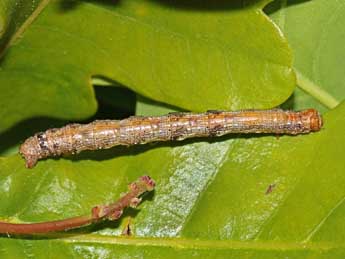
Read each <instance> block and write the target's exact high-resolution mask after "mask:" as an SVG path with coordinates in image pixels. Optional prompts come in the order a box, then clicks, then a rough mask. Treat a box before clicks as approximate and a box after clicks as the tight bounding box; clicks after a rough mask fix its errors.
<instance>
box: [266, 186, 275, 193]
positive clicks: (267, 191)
mask: <svg viewBox="0 0 345 259" xmlns="http://www.w3.org/2000/svg"><path fill="white" fill-rule="evenodd" d="M275 187H276V185H275V184H270V185H269V186H268V187H267V190H266V192H265V194H270V193H271V192H273V189H274V188H275Z"/></svg>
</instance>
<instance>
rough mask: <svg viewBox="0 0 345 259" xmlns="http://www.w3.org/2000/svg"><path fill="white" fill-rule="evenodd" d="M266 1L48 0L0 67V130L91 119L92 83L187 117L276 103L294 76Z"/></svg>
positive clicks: (93, 106)
mask: <svg viewBox="0 0 345 259" xmlns="http://www.w3.org/2000/svg"><path fill="white" fill-rule="evenodd" d="M266 2H267V1H249V2H248V3H247V4H246V5H244V4H243V3H242V1H239V2H237V1H223V2H219V3H213V4H210V3H207V5H206V3H204V4H203V3H198V1H194V2H191V3H187V4H184V3H183V2H180V3H174V1H172V2H169V1H167V2H162V1H161V2H158V1H150V0H146V1H142V0H140V1H139V0H136V1H121V2H118V3H116V2H115V3H112V2H111V3H95V2H94V1H70V2H69V1H52V2H51V3H50V4H49V5H48V6H47V7H46V8H45V10H44V12H42V14H41V15H40V16H39V17H37V19H36V20H35V21H34V23H32V24H31V25H30V26H28V28H26V30H25V33H24V34H23V35H21V37H18V39H17V40H16V42H15V44H13V45H12V46H11V48H10V49H9V50H8V51H7V52H6V55H5V57H4V58H3V60H2V63H1V70H0V86H1V93H2V94H1V95H0V103H1V106H0V112H1V113H0V116H1V117H2V122H1V125H0V130H4V129H6V128H8V127H10V126H12V125H14V124H15V123H17V122H18V121H20V120H23V119H26V118H31V117H36V116H50V117H56V118H63V119H82V118H86V117H88V116H90V115H92V114H93V113H95V111H96V106H97V105H96V101H95V98H94V91H93V88H92V86H91V77H92V76H98V77H97V78H98V79H99V77H100V78H110V79H113V80H116V81H117V82H120V83H121V84H123V85H126V86H128V87H129V88H131V89H132V90H134V91H136V92H138V93H140V94H143V95H145V96H148V97H150V98H153V99H156V100H159V101H161V102H165V103H169V104H172V105H175V106H178V107H182V108H184V109H190V110H195V111H201V110H202V111H203V110H206V109H216V108H217V109H238V108H253V107H255V108H270V107H274V106H277V105H279V104H280V103H282V102H283V101H284V100H286V99H287V98H288V97H289V96H290V94H291V92H292V91H293V88H294V86H295V75H294V72H293V70H292V68H291V63H292V57H291V53H290V49H289V47H288V44H287V42H286V40H285V38H284V37H283V36H282V34H281V33H280V31H279V30H278V28H277V27H276V26H275V25H274V24H273V23H272V22H271V21H270V20H269V19H268V18H267V17H266V16H265V15H264V14H263V12H262V10H261V8H262V6H263V5H264V3H266ZM258 28H260V29H258ZM177 93H178V94H177ZM13 99H15V100H16V102H13V101H12V100H13Z"/></svg>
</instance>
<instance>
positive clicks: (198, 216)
mask: <svg viewBox="0 0 345 259" xmlns="http://www.w3.org/2000/svg"><path fill="white" fill-rule="evenodd" d="M315 1H316V2H317V1H321V0H315ZM321 7H322V8H320V10H319V11H320V12H321V11H322V9H327V4H326V3H324V4H323V5H322V6H321ZM291 8H292V7H291ZM312 12H316V10H315V9H313V10H312ZM306 40H311V39H307V38H306ZM297 58H298V57H296V59H297ZM337 76H342V75H337ZM324 89H325V91H326V92H328V90H327V89H328V86H327V87H325V88H324ZM338 96H339V97H340V99H341V97H344V96H345V92H344V89H343V90H341V89H340V91H339V93H338ZM207 97H208V98H210V99H212V95H208V96H207ZM183 98H186V101H188V100H190V99H189V98H190V97H186V96H184V97H183ZM295 101H296V100H295ZM200 102H203V101H202V100H200ZM295 104H296V105H307V104H309V105H310V104H312V103H311V102H310V100H308V101H304V103H302V102H300V101H299V99H297V101H296V102H295ZM137 110H138V112H137V113H138V114H161V113H165V112H167V109H165V108H161V107H160V106H159V105H158V104H150V102H149V104H148V103H144V102H143V101H142V102H140V103H139V104H138V107H137ZM344 132H345V103H342V104H341V105H339V106H338V107H337V108H336V109H333V110H331V111H329V112H328V113H326V114H325V126H324V129H323V130H322V131H321V132H318V133H314V134H310V135H305V136H297V137H281V138H279V139H277V138H276V137H273V136H266V137H252V136H249V137H247V136H235V137H231V136H230V137H224V138H220V139H214V140H212V141H211V140H209V141H210V142H207V141H205V140H203V141H201V140H191V141H184V142H180V143H166V144H154V145H146V146H139V147H131V148H114V149H112V150H107V151H98V152H88V153H82V154H80V155H79V156H77V157H73V158H72V157H71V158H65V159H59V160H53V159H49V160H46V161H41V162H39V163H38V165H37V167H36V168H35V169H33V170H27V169H25V168H24V161H22V159H21V158H20V157H19V156H17V155H13V156H9V157H6V158H5V157H4V158H1V159H0V197H2V198H1V200H0V202H1V206H0V215H1V216H2V217H3V218H4V219H6V220H12V221H15V222H18V221H42V220H52V219H60V218H63V217H68V216H74V215H78V214H84V213H87V212H88V210H89V208H91V207H92V206H93V205H95V204H99V203H106V202H107V201H112V200H114V199H116V198H117V197H118V195H119V194H120V193H121V192H123V191H125V186H126V184H127V183H128V182H130V181H132V180H134V179H136V178H137V177H138V176H139V175H142V174H149V175H151V176H152V177H153V178H154V179H155V180H156V181H157V189H156V191H155V193H154V195H153V196H149V197H147V199H146V200H145V201H144V202H143V204H142V205H141V207H140V211H139V212H136V211H133V210H132V211H128V212H127V214H126V215H125V216H126V217H125V218H123V219H122V220H121V221H120V222H115V223H106V224H102V225H100V226H94V227H89V228H84V229H81V230H79V231H74V232H71V233H67V234H66V233H57V234H52V235H49V236H42V237H39V238H35V239H33V238H32V237H26V238H22V237H21V238H20V237H18V238H8V237H7V236H4V237H3V238H1V239H0V255H1V258H6V257H8V258H13V257H25V256H27V257H29V256H34V257H42V258H46V257H81V256H83V257H86V258H88V257H90V258H92V257H96V258H97V257H102V258H126V257H127V258H128V257H130V258H132V257H140V258H142V257H145V258H159V257H160V258H171V257H177V256H178V257H181V258H191V257H201V258H203V257H206V256H208V257H214V258H229V257H233V258H239V257H243V258H248V257H250V258H281V257H293V258H306V257H312V258H315V257H317V258H343V257H344V256H345V249H344V248H345V247H344V245H345V243H344V240H345V225H344V221H343V215H344V210H345V207H344V204H343V200H344V197H345V188H344V186H345V175H344V172H345V164H344V162H343V161H342V158H343V154H344V152H345V135H344ZM270 186H271V187H270ZM268 190H270V191H268ZM129 216H131V217H134V219H132V221H131V222H132V223H131V224H132V225H131V226H132V228H133V233H134V234H133V236H131V237H120V236H119V235H120V233H121V231H122V228H123V227H124V226H125V225H126V223H127V219H128V217H129ZM42 251H44V253H43V252H42Z"/></svg>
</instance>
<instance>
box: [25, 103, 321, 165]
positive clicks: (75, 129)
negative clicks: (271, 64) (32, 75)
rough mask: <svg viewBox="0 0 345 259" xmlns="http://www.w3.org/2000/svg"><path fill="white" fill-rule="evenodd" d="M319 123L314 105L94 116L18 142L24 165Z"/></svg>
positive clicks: (311, 127) (302, 129)
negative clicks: (117, 117) (158, 143)
mask: <svg viewBox="0 0 345 259" xmlns="http://www.w3.org/2000/svg"><path fill="white" fill-rule="evenodd" d="M321 127H322V117H321V115H320V114H319V112H318V111H316V110H314V109H308V110H303V111H298V112H293V111H284V110H279V109H274V110H244V111H235V112H229V111H208V112H206V113H199V114H195V113H169V114H167V115H164V116H155V117H153V116H152V117H151V116H147V117H144V116H133V117H129V118H128V119H124V120H98V121H94V122H92V123H90V124H69V125H67V126H65V127H62V128H59V129H48V130H47V131H45V132H40V133H37V134H35V135H34V136H32V137H30V138H28V139H27V140H26V141H25V142H24V143H23V144H22V145H21V147H20V154H21V155H22V156H23V157H24V159H25V160H26V167H27V168H32V167H33V166H35V164H36V163H37V160H39V159H43V158H47V157H51V156H61V155H63V154H75V153H79V152H81V151H83V150H97V149H106V148H111V147H114V146H117V145H127V146H129V145H136V144H145V143H148V142H154V141H169V140H183V139H186V138H192V137H209V136H222V135H225V134H229V133H274V134H289V135H296V134H303V133H309V132H312V131H318V130H320V129H321Z"/></svg>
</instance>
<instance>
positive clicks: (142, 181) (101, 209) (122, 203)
mask: <svg viewBox="0 0 345 259" xmlns="http://www.w3.org/2000/svg"><path fill="white" fill-rule="evenodd" d="M154 186H155V182H154V181H153V180H152V179H151V178H150V177H149V176H142V177H140V178H139V179H138V180H137V181H136V182H133V183H131V184H130V185H129V192H128V193H126V194H125V195H124V196H122V197H121V198H120V199H119V200H118V201H116V202H115V203H112V204H109V205H98V206H95V207H93V208H92V209H91V214H90V215H84V216H79V217H74V218H68V219H63V220H56V221H48V222H40V223H24V224H15V223H8V222H0V233H2V234H39V233H48V232H57V231H66V230H69V229H72V228H79V227H83V226H86V225H90V224H93V223H97V222H100V221H102V220H106V219H108V220H116V219H119V218H120V217H121V215H122V212H123V210H124V209H125V208H126V207H136V206H137V205H138V204H139V203H140V201H141V198H140V196H141V195H142V194H143V193H144V192H147V191H152V190H153V188H154Z"/></svg>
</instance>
